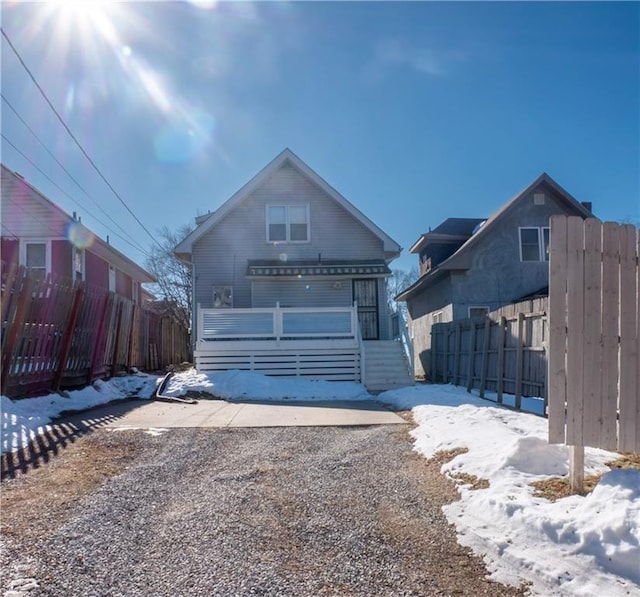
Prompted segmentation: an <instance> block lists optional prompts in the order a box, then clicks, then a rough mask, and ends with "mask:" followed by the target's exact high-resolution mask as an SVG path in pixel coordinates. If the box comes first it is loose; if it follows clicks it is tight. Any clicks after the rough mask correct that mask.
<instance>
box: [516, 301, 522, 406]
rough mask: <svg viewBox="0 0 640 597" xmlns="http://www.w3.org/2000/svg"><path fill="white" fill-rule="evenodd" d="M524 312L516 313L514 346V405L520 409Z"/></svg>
mask: <svg viewBox="0 0 640 597" xmlns="http://www.w3.org/2000/svg"><path fill="white" fill-rule="evenodd" d="M523 347H524V313H522V312H521V313H518V345H517V348H516V403H515V407H516V409H517V410H520V405H521V403H522V368H523V364H524V363H523V358H524V350H523Z"/></svg>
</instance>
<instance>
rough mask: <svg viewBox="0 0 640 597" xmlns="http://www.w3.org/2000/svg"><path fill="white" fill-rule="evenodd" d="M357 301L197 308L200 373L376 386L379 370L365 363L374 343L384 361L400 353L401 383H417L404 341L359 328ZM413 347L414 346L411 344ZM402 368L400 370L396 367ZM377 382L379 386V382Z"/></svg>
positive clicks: (197, 353) (197, 359) (411, 359)
mask: <svg viewBox="0 0 640 597" xmlns="http://www.w3.org/2000/svg"><path fill="white" fill-rule="evenodd" d="M358 316H359V312H358V308H357V304H354V305H353V306H352V307H317V308H313V307H280V305H279V304H276V307H275V308H252V309H204V308H198V310H197V318H196V319H197V338H198V340H197V341H196V345H195V349H194V359H195V366H196V369H197V370H198V371H202V372H215V371H225V370H228V369H240V370H245V371H257V372H260V373H263V374H265V375H273V376H286V377H306V378H311V379H325V380H332V381H354V382H358V383H363V384H365V385H366V386H367V388H369V389H386V387H384V388H378V387H376V382H375V379H374V377H375V372H374V371H373V370H372V369H371V368H367V367H366V355H367V352H371V348H369V349H367V346H369V347H373V346H375V347H376V349H377V350H376V351H375V353H376V359H379V358H380V355H381V352H380V351H381V350H383V351H384V353H385V354H386V355H388V356H386V357H383V358H384V359H385V360H386V361H392V360H393V356H394V355H393V353H395V358H396V359H398V356H397V355H401V357H400V358H401V363H402V366H401V367H400V371H401V372H402V371H404V373H405V375H400V376H399V379H398V382H399V383H397V384H395V383H393V384H392V385H409V384H410V383H413V381H412V380H413V375H412V373H410V366H411V365H412V364H413V358H408V355H407V356H406V357H405V356H404V355H405V349H406V343H405V342H402V341H400V342H398V341H391V342H389V341H387V342H378V341H367V342H364V341H363V339H362V334H361V331H360V324H359V318H358ZM409 350H410V348H409ZM396 371H398V369H396ZM368 382H372V384H373V385H372V387H370V385H371V384H370V383H368ZM378 385H379V384H378Z"/></svg>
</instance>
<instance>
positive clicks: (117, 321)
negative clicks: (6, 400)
mask: <svg viewBox="0 0 640 597" xmlns="http://www.w3.org/2000/svg"><path fill="white" fill-rule="evenodd" d="M1 309H2V373H1V390H2V394H4V395H6V396H9V397H11V398H20V397H26V396H34V395H38V394H42V393H45V392H48V391H58V390H60V389H65V388H74V387H79V386H84V385H86V384H90V383H92V382H93V381H94V380H95V379H99V378H107V377H111V376H112V375H114V374H115V373H117V372H119V371H127V370H128V369H129V368H131V367H137V368H140V369H146V370H157V369H161V368H163V367H165V366H167V365H170V364H173V363H180V362H183V361H187V360H190V348H189V346H190V342H189V333H188V331H187V330H185V329H184V328H183V327H182V326H180V325H179V324H178V323H177V322H175V321H173V320H172V319H170V318H168V317H161V316H160V315H158V314H156V313H152V312H150V311H146V310H145V309H144V308H142V307H140V305H136V304H135V303H133V302H132V301H130V300H128V299H126V298H124V297H121V296H118V295H115V294H114V293H112V292H105V291H104V290H101V289H95V288H91V287H89V286H88V285H86V284H83V283H72V282H70V281H69V280H65V279H54V278H51V277H47V278H46V279H44V280H42V279H38V278H37V277H34V276H32V275H30V274H28V273H27V272H26V271H25V270H24V268H18V269H17V270H14V271H10V272H8V275H7V277H6V279H5V280H3V285H2V303H1Z"/></svg>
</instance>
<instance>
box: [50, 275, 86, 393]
mask: <svg viewBox="0 0 640 597" xmlns="http://www.w3.org/2000/svg"><path fill="white" fill-rule="evenodd" d="M83 298H84V287H83V286H82V284H78V286H77V287H76V292H75V297H74V299H73V306H72V307H71V313H70V315H69V320H68V321H67V323H66V326H65V333H64V338H63V339H62V346H61V349H60V360H59V361H58V370H57V371H56V375H55V377H54V378H53V391H54V392H58V391H59V390H60V384H61V383H62V375H63V373H64V370H65V369H66V367H67V359H68V358H69V352H70V350H71V343H72V341H73V336H74V335H75V332H76V323H77V321H78V315H79V314H80V306H81V305H82V299H83Z"/></svg>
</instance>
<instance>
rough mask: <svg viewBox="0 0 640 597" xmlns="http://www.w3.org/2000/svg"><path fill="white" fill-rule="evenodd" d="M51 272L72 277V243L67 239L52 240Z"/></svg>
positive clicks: (55, 274)
mask: <svg viewBox="0 0 640 597" xmlns="http://www.w3.org/2000/svg"><path fill="white" fill-rule="evenodd" d="M51 273H52V274H53V275H54V276H63V277H65V278H69V279H70V278H71V243H70V242H69V241H66V240H54V241H51Z"/></svg>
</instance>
